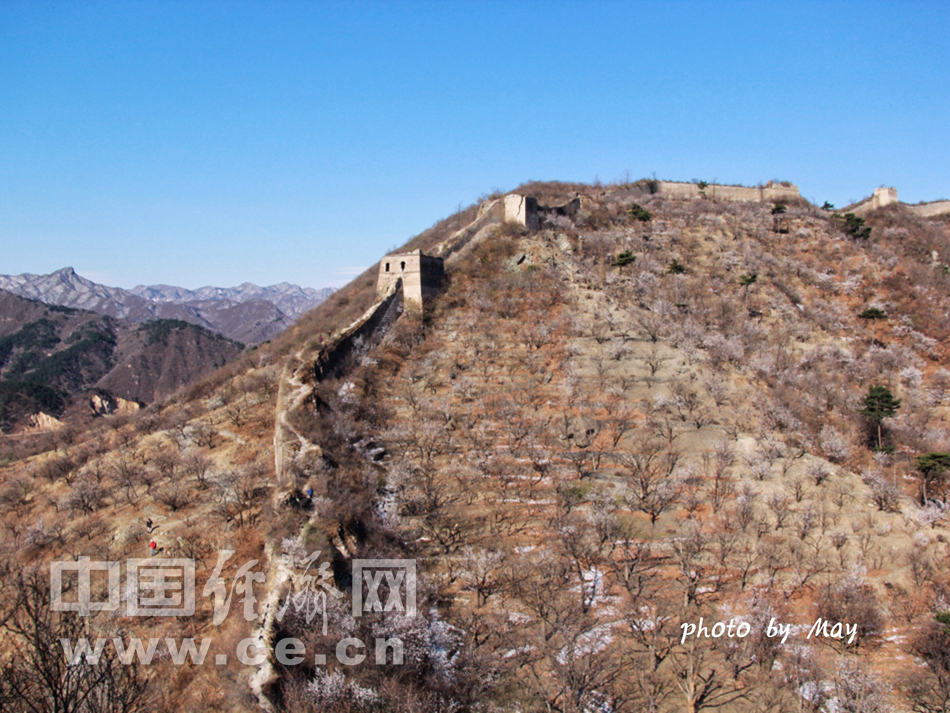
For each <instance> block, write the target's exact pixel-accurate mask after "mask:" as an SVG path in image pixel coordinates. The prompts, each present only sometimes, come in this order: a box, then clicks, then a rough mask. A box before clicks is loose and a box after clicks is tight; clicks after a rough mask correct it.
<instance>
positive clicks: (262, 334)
mask: <svg viewBox="0 0 950 713" xmlns="http://www.w3.org/2000/svg"><path fill="white" fill-rule="evenodd" d="M0 289H2V290H7V291H8V292H12V293H13V294H15V295H19V296H21V297H27V298H29V299H33V300H39V301H40V302H44V303H46V304H51V305H58V306H61V307H75V308H78V309H85V310H90V311H92V312H96V313H98V314H101V315H106V316H109V317H118V318H120V319H126V320H129V321H130V322H148V321H151V320H154V319H180V320H182V321H184V322H189V323H191V324H196V325H198V326H201V327H204V328H205V329H209V330H211V331H212V332H217V333H218V334H221V335H223V336H225V337H227V338H228V339H233V340H235V341H238V342H242V343H244V344H259V343H261V342H264V341H267V340H268V339H270V338H272V337H273V336H275V335H276V334H279V333H280V332H282V331H284V330H285V329H287V327H289V326H290V325H291V324H293V322H294V320H295V319H296V318H297V317H298V316H300V315H301V314H303V313H304V312H307V311H309V310H311V309H313V308H314V307H316V306H317V305H319V304H320V303H321V302H323V301H324V300H325V299H326V298H327V297H329V296H330V294H331V293H332V292H333V289H332V288H324V289H322V290H315V289H312V288H310V287H300V286H298V285H291V284H289V283H287V282H282V283H280V284H279V285H271V286H270V287H259V286H257V285H254V284H251V283H249V282H245V283H244V284H243V285H239V286H238V287H228V288H223V287H202V288H200V289H197V290H189V289H186V288H184V287H174V286H171V285H139V286H138V287H135V288H133V289H131V290H124V289H122V288H120V287H106V286H105V285H100V284H98V283H96V282H93V281H92V280H88V279H86V278H84V277H82V276H80V275H77V274H76V271H75V270H73V268H71V267H64V268H63V269H62V270H57V271H56V272H54V273H52V274H49V275H31V274H23V275H0Z"/></svg>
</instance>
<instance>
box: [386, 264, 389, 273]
mask: <svg viewBox="0 0 950 713" xmlns="http://www.w3.org/2000/svg"><path fill="white" fill-rule="evenodd" d="M386 272H389V263H388V262H387V263H386Z"/></svg>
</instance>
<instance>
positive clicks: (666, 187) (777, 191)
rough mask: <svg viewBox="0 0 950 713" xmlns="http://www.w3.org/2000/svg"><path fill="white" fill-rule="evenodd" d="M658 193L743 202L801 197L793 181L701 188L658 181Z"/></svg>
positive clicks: (715, 185) (682, 197) (688, 198)
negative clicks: (750, 185)
mask: <svg viewBox="0 0 950 713" xmlns="http://www.w3.org/2000/svg"><path fill="white" fill-rule="evenodd" d="M656 187H657V193H658V194H659V195H661V196H663V197H664V198H681V199H685V200H690V199H696V198H707V199H709V200H715V201H730V202H743V203H782V202H787V201H792V200H798V199H800V198H801V197H802V196H801V193H799V191H798V186H795V185H792V184H791V183H788V184H785V183H775V182H773V181H769V182H768V183H766V184H765V185H762V186H752V187H749V186H723V185H718V184H713V183H710V184H709V185H707V186H706V187H705V188H700V187H699V184H697V183H681V182H679V181H657V182H656Z"/></svg>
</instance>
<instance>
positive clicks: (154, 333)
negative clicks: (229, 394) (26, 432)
mask: <svg viewBox="0 0 950 713" xmlns="http://www.w3.org/2000/svg"><path fill="white" fill-rule="evenodd" d="M241 350H242V346H241V345H239V344H236V343H235V342H232V341H230V340H228V339H225V338H223V337H220V336H218V335H216V334H212V333H210V332H208V331H207V330H204V329H202V328H201V327H197V326H195V325H192V324H188V323H186V322H181V321H176V320H158V321H155V322H148V323H145V324H143V325H139V326H136V325H131V324H129V323H127V322H125V321H123V320H118V319H113V318H111V317H103V316H100V315H97V314H95V313H93V312H87V311H85V310H78V309H72V308H69V307H57V306H50V305H44V304H42V303H40V302H35V301H33V300H27V299H23V298H22V297H17V296H16V295H13V294H10V293H9V292H6V291H3V290H0V390H2V394H3V396H2V400H0V428H2V430H4V431H8V430H10V429H12V428H14V427H16V426H17V425H23V424H24V423H25V422H26V419H27V418H28V417H30V416H34V415H35V414H37V413H39V412H41V411H42V412H44V413H46V414H47V415H50V416H54V417H63V416H64V414H65V413H66V411H67V409H68V407H69V406H70V404H71V403H72V402H73V401H74V398H73V397H80V396H81V395H85V397H86V400H87V401H88V399H89V397H90V396H89V395H90V394H91V393H93V392H94V393H95V394H97V396H98V398H100V399H102V398H105V399H106V400H110V399H111V400H113V401H114V400H115V399H114V397H118V398H120V399H123V400H126V401H130V402H136V403H143V404H145V403H151V402H152V401H155V400H156V399H161V398H163V397H165V396H168V395H169V394H171V393H173V392H174V391H175V390H177V389H179V388H181V387H182V386H184V385H186V384H188V383H191V382H192V381H194V380H195V379H197V378H200V377H202V376H204V375H206V374H208V373H209V372H210V371H212V370H214V369H215V368H217V367H220V366H223V365H224V364H225V363H226V362H228V361H230V360H231V359H233V358H234V357H235V356H237V355H238V354H240V352H241ZM78 400H79V401H81V400H82V399H78ZM85 410H86V411H89V408H88V406H87V407H86V409H85ZM80 411H82V409H80ZM90 413H91V412H90Z"/></svg>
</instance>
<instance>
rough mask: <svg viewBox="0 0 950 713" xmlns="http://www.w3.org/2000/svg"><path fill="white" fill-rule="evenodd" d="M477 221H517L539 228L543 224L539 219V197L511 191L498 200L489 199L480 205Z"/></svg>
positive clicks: (529, 226)
mask: <svg viewBox="0 0 950 713" xmlns="http://www.w3.org/2000/svg"><path fill="white" fill-rule="evenodd" d="M486 218H487V222H486ZM475 222H481V223H482V225H487V224H490V223H517V224H518V225H523V226H525V227H526V228H531V229H532V230H537V229H538V227H539V226H540V225H541V223H540V221H539V219H538V199H537V198H534V197H533V196H522V195H519V194H517V193H509V194H508V195H506V196H503V197H501V198H498V199H497V200H493V201H488V202H486V203H483V204H482V205H481V206H479V208H478V217H477V218H476V219H475Z"/></svg>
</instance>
